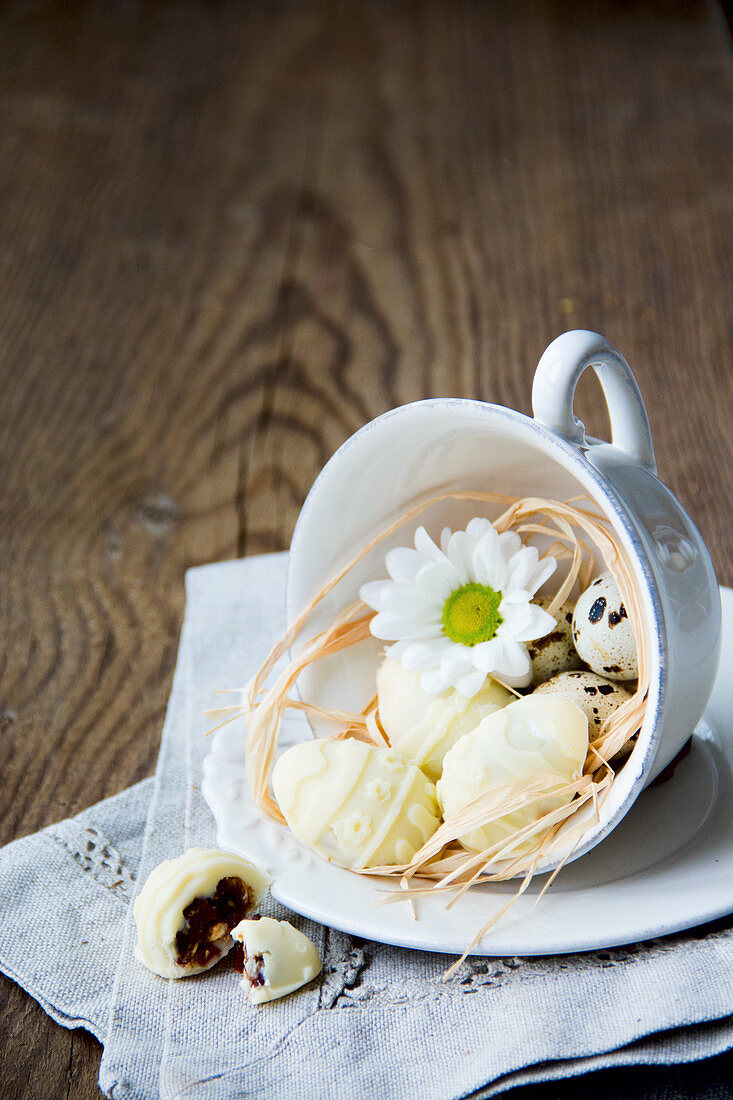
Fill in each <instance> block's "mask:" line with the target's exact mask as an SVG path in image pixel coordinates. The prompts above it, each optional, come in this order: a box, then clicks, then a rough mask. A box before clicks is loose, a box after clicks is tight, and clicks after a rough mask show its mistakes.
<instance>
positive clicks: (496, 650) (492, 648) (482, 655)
mask: <svg viewBox="0 0 733 1100" xmlns="http://www.w3.org/2000/svg"><path fill="white" fill-rule="evenodd" d="M502 653H503V646H502V644H501V641H500V640H499V639H498V638H490V639H489V641H488V642H479V644H478V645H475V646H474V647H473V649H472V650H471V660H472V661H473V664H474V666H475V667H476V668H478V669H481V671H482V672H485V673H487V672H495V671H496V667H497V664H498V663H499V662H500V661H501V656H502Z"/></svg>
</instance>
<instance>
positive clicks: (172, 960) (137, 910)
mask: <svg viewBox="0 0 733 1100" xmlns="http://www.w3.org/2000/svg"><path fill="white" fill-rule="evenodd" d="M268 886H269V881H268V879H267V876H266V874H265V873H264V871H263V870H262V868H260V867H257V866H255V864H253V863H250V862H249V861H248V860H246V859H241V858H240V857H239V856H235V855H233V854H232V853H231V852H225V851H223V850H222V849H219V848H190V849H189V850H188V851H187V852H184V854H183V855H181V856H178V858H177V859H167V860H165V861H164V862H163V863H160V864H158V866H157V867H156V868H155V869H154V870H153V871H151V873H150V875H149V876H148V879H147V881H146V882H145V885H144V886H143V888H142V890H141V891H140V893H139V894H138V896H137V898H136V899H135V905H134V907H133V912H134V915H135V922H136V924H137V944H136V947H135V956H136V958H137V959H138V960H139V961H140V962H141V963H143V965H144V966H147V968H148V970H152V971H153V973H154V974H159V975H160V976H161V977H162V978H185V977H189V976H190V975H192V974H200V973H201V972H202V971H204V970H209V969H210V968H211V967H212V966H214V965H215V964H216V963H217V962H219V960H220V959H221V958H223V957H224V955H226V954H227V952H228V951H229V950H230V948H231V947H232V946H233V943H234V941H233V939H232V937H231V934H230V933H231V929H232V928H233V927H234V925H236V924H238V923H239V922H240V921H241V920H242V919H243V917H245V916H247V915H248V914H249V913H250V912H251V911H252V910H253V909H254V907H255V906H256V905H257V904H258V903H259V902H260V900H261V899H262V897H263V896H264V894H265V893H266V892H267V889H268Z"/></svg>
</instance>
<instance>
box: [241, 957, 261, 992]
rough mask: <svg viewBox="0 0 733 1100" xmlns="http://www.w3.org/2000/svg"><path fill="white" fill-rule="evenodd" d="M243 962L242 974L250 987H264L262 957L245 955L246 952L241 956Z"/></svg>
mask: <svg viewBox="0 0 733 1100" xmlns="http://www.w3.org/2000/svg"><path fill="white" fill-rule="evenodd" d="M243 962H244V974H245V975H246V977H247V979H248V981H249V984H250V986H257V985H264V984H265V962H264V959H263V958H262V955H251V956H250V955H247V953H246V951H245V952H244V955H243Z"/></svg>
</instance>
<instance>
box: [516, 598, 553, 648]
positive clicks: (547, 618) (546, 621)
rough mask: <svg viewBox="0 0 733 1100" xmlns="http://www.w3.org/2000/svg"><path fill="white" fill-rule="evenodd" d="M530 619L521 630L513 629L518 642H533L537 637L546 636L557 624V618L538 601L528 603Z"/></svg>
mask: <svg viewBox="0 0 733 1100" xmlns="http://www.w3.org/2000/svg"><path fill="white" fill-rule="evenodd" d="M527 617H528V621H527V622H526V623H525V624H524V625H523V626H522V627H521V629H520V630H512V634H513V635H514V637H515V638H516V639H517V641H518V642H533V641H534V640H535V638H544V636H545V634H549V633H550V631H551V630H554V629H555V627H556V626H557V620H556V619H554V618H553V617H552V615H550V614H549V613H548V612H547V611H545V610H544V608H542V607H538V606H537V604H536V603H528V604H527Z"/></svg>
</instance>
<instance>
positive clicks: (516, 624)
mask: <svg viewBox="0 0 733 1100" xmlns="http://www.w3.org/2000/svg"><path fill="white" fill-rule="evenodd" d="M499 614H500V615H501V617H502V619H503V620H504V622H503V623H502V625H501V626H500V627H499V628H498V630H497V632H496V633H497V634H498V635H500V636H501V637H503V636H505V635H506V634H507V632H508V634H509V636H510V637H511V636H512V635H513V636H514V637H515V638H519V636H520V634H521V633H522V631H524V630H526V629H527V627H528V626H529V625H530V622H531V621H532V617H531V614H530V612H529V601H528V600H522V601H521V602H516V603H510V602H509V600H502V601H501V604H500V606H499ZM521 640H522V641H524V640H525V639H521Z"/></svg>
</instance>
